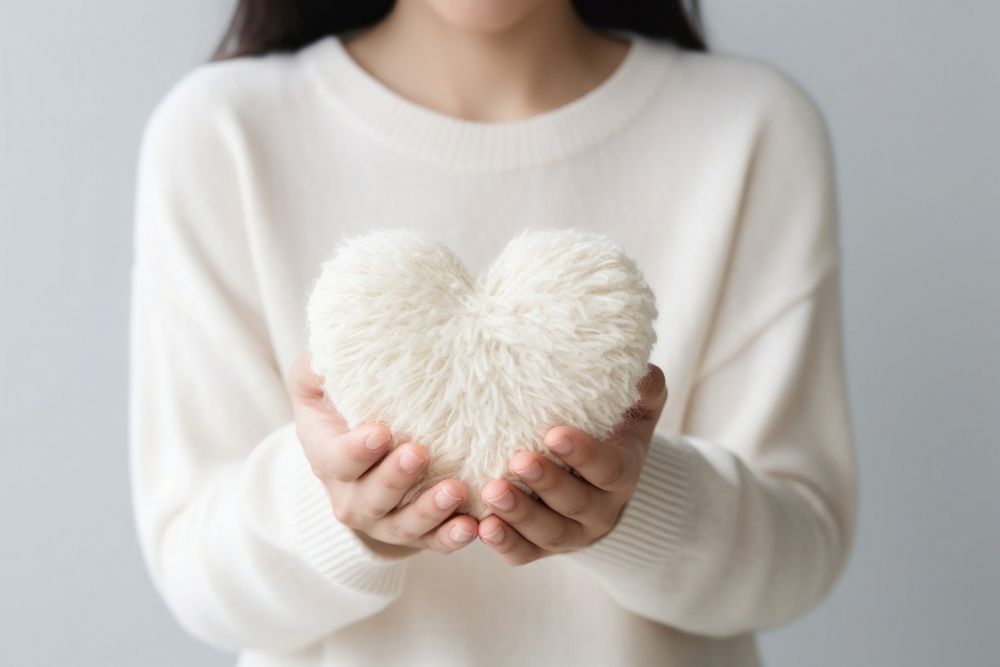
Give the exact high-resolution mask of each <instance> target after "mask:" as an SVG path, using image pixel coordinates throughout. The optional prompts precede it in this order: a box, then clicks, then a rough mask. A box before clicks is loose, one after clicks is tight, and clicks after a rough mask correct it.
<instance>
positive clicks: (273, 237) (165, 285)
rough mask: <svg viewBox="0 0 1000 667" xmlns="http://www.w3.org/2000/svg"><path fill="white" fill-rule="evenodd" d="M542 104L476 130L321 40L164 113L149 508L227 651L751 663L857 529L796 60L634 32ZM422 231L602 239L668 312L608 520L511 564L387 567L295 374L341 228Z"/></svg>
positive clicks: (824, 247) (138, 378)
mask: <svg viewBox="0 0 1000 667" xmlns="http://www.w3.org/2000/svg"><path fill="white" fill-rule="evenodd" d="M631 37H632V40H633V41H632V47H631V49H630V51H629V53H628V55H627V57H626V59H625V60H624V61H623V63H622V64H621V65H620V66H619V68H618V69H617V70H616V71H615V73H614V74H613V75H612V76H611V77H610V78H609V79H607V80H605V81H604V82H603V83H602V84H601V85H599V86H598V87H597V88H595V89H593V90H591V91H590V92H588V93H587V94H585V95H584V96H583V97H581V98H579V99H577V100H576V101H574V102H572V103H571V104H568V105H566V106H564V107H561V108H559V109H557V110H555V111H551V112H547V113H543V114H541V115H539V116H535V117H533V118H530V119H527V120H523V121H515V122H509V123H500V124H490V123H478V122H470V121H463V120H459V119H455V118H452V117H448V116H445V115H442V114H440V113H437V112H434V111H431V110H429V109H427V108H424V107H421V106H418V105H416V104H414V103H412V102H410V101H409V100H407V99H405V98H403V97H401V96H399V95H398V94H396V93H394V92H393V91H391V90H389V89H387V88H386V87H384V86H383V85H382V84H381V83H380V82H379V81H378V80H377V79H375V78H374V77H372V76H371V75H370V74H368V73H367V72H366V71H365V70H364V69H362V68H361V67H360V66H359V65H358V64H357V63H355V61H353V60H352V59H351V58H350V56H349V55H348V53H347V51H346V50H345V49H344V48H343V45H342V43H341V41H340V40H339V39H338V38H337V37H334V36H329V37H326V38H323V39H320V40H319V41H317V42H314V43H313V44H311V45H309V46H307V47H306V48H304V49H302V50H300V51H299V52H298V53H295V54H280V55H279V54H270V55H267V56H264V57H253V58H239V59H236V60H232V61H222V62H213V63H206V64H202V65H199V66H197V67H195V68H194V69H193V70H191V71H190V72H189V73H187V74H186V75H185V76H183V77H182V78H181V79H180V80H179V81H178V82H177V83H176V84H175V85H174V86H173V87H172V88H171V90H170V91H169V92H168V93H167V94H166V95H165V97H164V98H163V99H162V100H161V101H160V103H159V104H158V105H157V107H156V109H155V110H154V112H153V113H152V115H151V116H150V118H149V120H148V121H147V125H146V128H145V131H144V135H143V140H142V146H141V150H140V155H139V160H138V162H139V164H138V182H137V190H136V202H135V216H136V230H135V231H136V233H135V263H134V267H133V274H132V280H133V283H132V311H131V315H132V319H131V350H130V354H131V377H130V382H131V403H130V416H131V419H130V440H131V475H132V485H133V486H132V488H133V500H134V506H135V514H136V519H137V525H138V531H139V536H140V540H141V544H142V547H143V553H144V556H145V558H146V561H147V564H148V567H149V569H150V571H151V574H152V577H153V580H154V582H155V584H156V586H157V588H158V590H159V591H160V593H161V594H162V595H163V597H164V599H165V600H166V603H167V604H168V605H169V607H170V609H171V610H172V611H173V613H174V614H175V615H176V617H177V619H178V621H179V622H180V623H181V624H182V625H183V626H184V627H185V628H187V629H188V630H189V631H190V632H191V633H192V634H194V635H196V636H197V637H200V638H201V639H203V640H204V641H206V642H209V643H210V644H213V645H216V646H220V647H227V648H230V649H233V650H238V651H240V652H241V658H240V660H241V662H240V664H241V665H247V666H250V665H253V666H259V665H321V664H322V665H355V664H358V665H423V664H428V665H430V664H434V665H470V664H476V665H507V664H511V665H524V664H545V665H549V664H586V665H612V664H623V665H673V666H676V665H698V666H700V667H704V666H706V665H726V666H744V665H755V664H757V663H758V660H759V658H758V654H757V649H756V643H755V639H754V631H755V630H759V629H763V628H771V627H774V626H777V625H779V624H782V623H785V622H787V621H789V620H790V619H792V618H795V617H796V616H799V615H801V614H802V613H804V612H805V611H807V610H808V609H810V608H812V607H813V606H814V605H816V604H817V603H818V602H819V601H820V600H821V599H822V598H823V597H824V595H825V594H826V593H827V592H828V591H829V589H830V587H831V585H832V584H833V583H834V582H835V580H836V579H837V577H838V575H839V573H840V572H841V570H842V568H843V566H844V563H845V560H846V558H847V554H848V553H849V550H850V546H851V543H852V541H853V534H854V525H855V497H856V496H855V494H856V489H855V483H856V469H855V458H854V452H853V449H852V434H851V431H852V429H851V419H850V415H849V410H848V406H847V401H846V396H845V384H844V370H843V351H842V342H841V326H842V325H841V305H840V298H841V297H840V274H839V266H840V262H839V239H838V223H837V212H838V208H837V201H836V199H837V197H836V181H835V176H834V161H833V154H832V149H831V144H830V139H829V132H828V128H827V125H826V122H825V120H824V117H823V115H822V113H821V112H820V111H819V110H818V108H817V106H816V104H815V102H814V101H813V100H812V98H811V97H810V96H809V95H808V94H807V93H805V92H804V91H803V89H802V88H801V87H800V86H798V85H797V84H796V83H795V82H794V80H793V79H792V78H791V77H790V76H788V75H786V74H784V73H783V72H782V71H781V70H779V69H777V68H775V67H773V66H770V65H767V64H765V63H763V62H759V61H755V60H751V59H749V58H745V57H738V56H734V55H724V54H717V53H716V54H704V53H694V52H688V51H683V50H680V49H678V48H677V47H674V46H672V45H670V44H668V43H664V42H657V41H653V40H651V39H648V38H644V37H638V36H634V35H632V36H631ZM401 225H404V226H407V227H411V228H413V229H415V230H416V231H419V232H421V233H422V234H425V235H427V236H429V237H431V238H434V239H437V240H439V241H441V242H443V243H445V244H447V245H448V246H449V247H451V248H453V249H454V250H455V251H456V252H457V253H458V254H459V255H460V256H461V257H462V259H463V260H464V261H465V262H466V263H467V265H468V266H469V267H470V269H471V270H473V271H479V270H482V269H483V268H485V267H486V266H487V265H488V264H489V262H490V261H491V260H492V259H493V257H494V256H495V254H496V253H497V252H498V251H499V250H500V249H501V248H502V247H503V245H504V244H505V243H506V241H507V240H508V239H509V238H511V237H512V236H513V234H514V233H515V231H517V230H519V229H522V228H524V227H538V228H545V227H565V226H573V227H577V228H581V229H593V230H599V231H602V232H604V233H606V234H608V235H610V236H611V237H612V238H613V239H614V240H615V241H616V242H617V243H619V244H620V245H621V246H622V247H623V248H624V249H625V250H626V251H627V252H628V253H629V254H630V255H631V256H632V257H634V258H635V259H636V260H637V262H638V263H639V266H640V268H641V269H642V271H643V273H644V274H645V276H646V279H647V280H648V281H649V284H650V285H651V286H652V288H653V290H654V292H655V293H656V296H657V303H658V307H659V310H660V314H661V316H660V318H659V321H658V323H657V336H658V341H657V344H656V346H655V348H654V350H653V358H652V360H653V362H654V363H656V364H658V365H659V366H660V367H662V368H663V370H664V372H665V374H666V377H667V383H668V387H669V390H670V396H669V400H668V402H667V406H666V409H665V411H664V413H663V415H662V418H661V420H660V423H659V425H658V429H657V436H656V438H655V439H654V442H653V444H652V448H651V451H650V454H649V458H648V460H647V463H646V467H645V469H644V472H643V476H642V478H641V480H640V483H639V486H638V489H637V491H636V494H635V496H634V497H633V498H632V500H631V501H630V503H629V505H628V506H627V507H626V510H625V512H624V514H623V515H622V517H621V520H620V522H619V523H618V525H617V526H616V527H615V529H614V530H613V531H612V532H611V533H610V534H609V535H607V536H606V537H605V538H604V539H602V540H600V541H598V542H597V543H595V544H593V545H591V546H590V547H588V548H586V549H583V550H581V551H577V552H573V553H571V554H565V555H559V556H553V557H548V558H543V559H541V560H538V561H536V562H534V563H531V564H529V565H526V566H522V567H510V566H508V565H506V564H504V562H503V561H502V560H501V558H500V557H499V555H497V554H496V553H494V552H493V551H492V550H491V549H490V548H488V547H487V546H486V545H484V544H482V543H479V542H474V543H473V544H471V545H470V546H469V547H466V548H465V549H462V550H460V551H458V552H457V553H455V554H452V555H450V556H442V555H439V554H436V553H433V552H420V553H418V554H416V555H412V556H408V557H405V558H401V559H398V560H397V559H386V558H383V557H380V556H378V555H376V554H374V553H373V552H371V551H370V550H369V549H367V548H366V546H365V544H364V543H363V542H362V541H360V540H359V539H358V537H357V536H356V534H355V533H354V532H353V531H352V530H350V529H348V528H346V527H345V526H343V525H340V524H338V522H337V520H336V519H335V518H334V516H333V513H332V511H331V508H330V502H329V500H328V498H327V496H326V495H325V492H324V490H323V488H322V486H321V483H320V482H319V481H318V480H317V479H316V478H315V477H313V475H312V472H311V470H310V467H309V465H308V464H307V462H306V459H305V458H304V456H303V453H302V450H301V447H300V445H299V443H298V441H297V439H296V435H295V430H294V424H293V422H292V412H291V408H290V404H289V400H288V397H287V395H286V393H285V384H284V375H285V373H286V371H287V369H288V367H289V364H290V363H291V361H292V359H293V358H294V357H295V356H296V355H297V354H298V353H299V352H300V351H301V350H303V349H304V348H305V345H306V340H305V333H306V332H305V321H304V314H305V313H304V307H305V301H306V298H307V295H308V289H309V286H310V285H311V283H312V281H313V280H314V279H315V278H316V276H317V274H318V271H319V268H320V265H321V263H322V261H323V260H324V259H325V258H326V257H327V256H328V254H329V252H330V250H331V249H332V248H333V246H334V245H335V243H336V241H337V239H338V238H339V237H340V235H341V234H342V233H344V232H362V231H366V230H371V229H377V228H382V227H395V226H401Z"/></svg>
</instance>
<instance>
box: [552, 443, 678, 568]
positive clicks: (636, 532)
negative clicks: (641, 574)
mask: <svg viewBox="0 0 1000 667" xmlns="http://www.w3.org/2000/svg"><path fill="white" fill-rule="evenodd" d="M691 453H692V449H691V446H690V445H688V444H687V443H685V442H684V441H683V440H679V439H677V440H675V439H671V438H667V437H665V436H662V435H660V434H655V435H654V436H653V441H652V443H651V444H650V448H649V454H648V456H647V457H646V463H645V465H644V467H643V470H642V474H641V476H640V478H639V483H638V485H637V487H636V489H635V493H634V494H633V496H632V498H631V499H630V500H629V502H628V504H627V505H626V506H625V509H624V510H623V512H622V514H621V516H620V517H619V519H618V523H617V524H615V527H614V528H613V529H612V530H611V532H609V533H608V534H607V535H605V536H604V537H603V538H601V539H599V540H597V541H596V542H594V543H593V544H590V545H589V546H587V547H584V548H583V549H579V550H577V551H573V552H570V553H567V554H566V555H565V556H566V557H567V558H569V559H570V560H572V561H574V562H576V563H579V564H581V565H584V566H589V567H599V568H601V567H604V568H606V567H607V566H609V565H610V566H613V567H616V568H642V569H644V570H647V569H650V568H654V567H662V566H663V565H665V564H666V563H667V562H668V559H669V558H670V556H671V555H672V554H674V553H676V552H677V551H678V550H679V549H680V547H681V546H682V545H683V544H684V542H685V535H686V534H687V530H688V526H689V521H690V518H691V498H692V495H691V481H690V460H691V459H690V457H691Z"/></svg>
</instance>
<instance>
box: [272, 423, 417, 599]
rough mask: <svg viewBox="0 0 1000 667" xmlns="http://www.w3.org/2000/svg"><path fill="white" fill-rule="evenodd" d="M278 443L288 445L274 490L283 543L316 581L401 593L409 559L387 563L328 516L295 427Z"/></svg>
mask: <svg viewBox="0 0 1000 667" xmlns="http://www.w3.org/2000/svg"><path fill="white" fill-rule="evenodd" d="M285 428H286V429H287V431H286V433H285V434H284V437H283V438H282V439H283V440H285V441H286V444H287V445H289V446H288V447H286V448H285V451H284V452H282V455H281V457H280V459H279V461H278V465H279V466H280V468H281V469H280V470H277V471H275V474H276V475H277V476H278V484H279V485H280V486H279V487H278V488H279V489H280V490H281V491H280V495H281V497H282V499H281V501H280V502H281V503H282V504H284V507H283V508H282V509H283V510H284V511H285V512H286V514H285V516H287V519H288V532H287V534H286V535H287V542H288V545H289V548H291V549H292V550H293V551H295V552H296V553H297V554H298V555H299V556H300V557H301V558H303V559H304V560H305V561H306V562H307V563H308V564H309V565H310V566H311V567H313V568H315V569H316V571H317V572H319V573H320V574H321V575H322V576H324V577H326V578H327V579H329V580H330V581H332V582H334V583H336V584H338V585H340V586H347V587H350V588H353V589H355V590H358V591H361V592H365V593H371V594H374V595H381V596H392V595H397V594H399V593H401V592H402V588H403V579H404V575H405V571H406V564H407V562H408V559H409V557H410V556H409V555H406V556H402V557H398V558H392V557H386V556H383V555H381V554H378V553H375V552H374V551H372V550H371V549H370V548H369V547H368V545H366V544H365V543H364V542H363V541H362V540H361V538H360V537H358V535H357V533H355V532H354V531H353V530H352V529H351V528H349V527H348V526H345V525H344V524H342V523H340V522H339V521H338V520H337V518H336V517H335V516H334V514H333V508H332V506H331V504H330V498H329V496H328V495H327V492H326V489H325V488H324V487H323V483H322V482H321V481H320V480H319V479H318V478H317V477H316V475H315V474H313V471H312V468H311V466H310V465H309V461H308V460H307V459H306V457H305V454H304V452H303V450H302V446H301V444H300V443H299V440H298V435H297V433H296V430H295V424H294V423H292V424H290V425H288V426H286V427H285Z"/></svg>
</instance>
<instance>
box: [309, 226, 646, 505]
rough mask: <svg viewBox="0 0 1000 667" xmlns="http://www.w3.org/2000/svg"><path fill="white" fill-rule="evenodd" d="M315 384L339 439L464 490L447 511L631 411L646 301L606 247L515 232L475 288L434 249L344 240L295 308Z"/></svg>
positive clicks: (395, 237) (410, 239) (404, 237)
mask: <svg viewBox="0 0 1000 667" xmlns="http://www.w3.org/2000/svg"><path fill="white" fill-rule="evenodd" d="M306 316H307V324H308V338H309V350H310V353H311V358H312V366H313V370H314V371H315V372H316V373H318V374H319V375H321V376H322V377H323V379H324V390H325V392H326V396H327V398H328V400H329V401H331V402H332V403H333V404H334V406H335V407H336V409H337V411H338V412H339V413H340V414H341V415H342V416H343V417H344V419H345V420H346V421H347V423H348V425H349V426H351V427H352V428H353V427H355V426H358V425H360V424H362V423H364V422H366V421H378V422H380V423H383V424H385V425H386V426H387V427H389V429H390V430H391V431H392V432H393V436H394V442H395V443H396V444H400V443H403V442H407V441H412V442H418V443H421V444H423V445H425V446H426V447H427V448H428V450H429V452H430V460H429V462H428V466H427V469H426V472H425V475H424V477H423V479H422V481H421V482H420V483H419V484H418V486H417V487H415V488H414V489H412V490H411V491H410V492H409V493H408V494H407V495H406V497H404V498H403V500H402V502H401V503H400V506H403V505H405V504H406V503H408V502H410V501H411V500H412V499H413V498H414V497H415V496H416V495H417V494H418V493H419V492H420V491H422V490H424V489H426V488H427V487H429V486H431V485H432V484H434V483H436V482H438V481H440V480H442V479H446V478H448V477H456V478H458V479H461V480H462V481H464V482H465V483H466V484H468V486H469V489H470V494H469V498H468V499H467V500H466V502H465V503H463V505H462V507H461V508H459V509H460V511H462V512H466V513H469V514H471V515H473V516H475V517H478V518H482V517H484V516H485V515H487V514H489V510H488V509H487V507H486V506H485V505H484V504H483V503H482V501H481V500H480V499H479V490H480V488H481V487H482V485H483V484H485V483H486V482H487V481H488V480H490V479H500V478H506V479H510V480H511V481H512V482H514V483H515V484H517V485H518V486H519V487H520V488H522V489H524V490H525V491H527V492H528V493H531V491H530V489H528V488H527V487H526V486H524V485H523V484H522V483H521V482H519V481H518V480H517V479H516V478H514V477H512V476H511V475H510V473H508V471H507V463H508V461H509V460H510V458H511V457H512V456H513V455H514V454H515V453H516V452H517V451H519V450H522V449H527V450H536V451H539V452H542V453H543V454H545V455H546V456H549V458H551V459H552V460H554V461H556V460H557V459H555V458H554V457H552V456H550V455H549V454H548V453H547V450H546V448H545V445H544V444H543V438H544V436H545V433H546V432H547V431H548V430H549V429H550V428H552V427H554V426H557V425H560V424H565V425H568V426H572V427H575V428H578V429H581V430H583V431H585V432H587V433H590V434H591V435H593V436H594V437H597V438H604V437H606V436H607V435H609V434H610V433H611V432H612V431H613V429H614V428H615V427H616V426H618V425H619V424H620V423H621V422H622V420H623V419H624V418H625V413H626V411H627V410H628V408H629V407H630V406H632V405H633V404H634V403H635V402H636V401H637V400H638V398H639V390H638V387H637V385H638V382H639V381H640V380H641V379H642V377H643V376H644V375H645V374H646V372H647V370H648V369H647V365H646V364H647V361H648V359H649V355H650V352H651V350H652V347H653V344H654V343H655V341H656V333H655V330H654V327H653V324H654V322H655V320H656V317H657V309H656V304H655V298H654V295H653V293H652V291H651V290H650V288H649V286H648V285H647V284H646V281H645V280H644V279H643V277H642V274H641V272H640V271H639V270H638V268H637V266H636V264H635V262H634V261H633V260H632V259H631V258H629V257H628V256H627V255H626V254H625V253H624V252H623V251H622V250H621V249H620V248H619V247H618V246H616V245H615V244H614V243H613V242H611V240H610V239H609V238H608V237H606V236H604V235H602V234H598V233H594V232H585V231H580V230H575V229H557V230H524V231H521V232H520V233H519V234H518V235H517V236H515V237H514V238H513V239H511V240H510V242H508V244H507V246H506V247H505V248H504V249H503V251H502V252H501V253H500V255H499V256H498V257H497V258H496V259H495V261H494V262H493V264H492V265H491V266H490V267H489V269H488V270H487V271H486V272H485V273H483V274H481V275H480V276H478V277H474V276H472V275H470V273H469V271H468V269H467V268H466V267H465V265H464V264H463V263H462V262H461V261H460V260H459V259H458V258H457V257H456V256H455V254H454V253H452V252H451V251H450V250H449V249H448V248H446V247H444V246H443V245H441V244H439V243H435V242H432V241H430V240H427V239H425V238H422V237H421V236H420V235H419V234H417V233H416V232H413V231H410V230H405V229H389V230H380V231H376V232H372V233H368V234H366V235H360V236H353V237H347V238H344V239H342V241H341V242H340V244H339V245H338V247H337V248H336V249H335V252H334V254H333V256H332V257H331V258H330V259H329V260H328V261H327V262H325V263H324V265H323V268H322V272H321V274H320V276H319V277H318V279H317V280H316V282H315V284H314V286H313V289H312V292H311V294H310V297H309V303H308V306H307V308H306Z"/></svg>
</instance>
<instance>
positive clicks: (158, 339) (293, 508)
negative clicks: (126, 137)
mask: <svg viewBox="0 0 1000 667" xmlns="http://www.w3.org/2000/svg"><path fill="white" fill-rule="evenodd" d="M214 71H215V70H214V69H208V70H205V69H199V70H196V71H195V72H193V73H191V74H189V75H188V76H187V77H186V78H185V79H183V80H182V81H181V82H180V83H179V84H178V85H176V86H175V88H174V89H172V90H171V91H170V93H169V94H168V95H167V96H166V98H165V99H164V100H163V101H162V102H161V103H160V105H159V106H158V107H157V109H156V110H155V111H154V113H153V114H152V116H151V117H150V119H149V120H148V122H147V125H146V127H145V130H144V134H143V139H142V145H141V150H140V159H139V168H138V176H137V190H136V202H135V217H136V227H135V260H134V265H133V269H132V293H131V298H132V302H131V330H130V336H131V339H130V340H131V348H130V362H131V366H130V374H131V375H130V391H131V394H130V397H131V398H130V401H131V402H130V463H131V471H130V473H131V481H132V492H133V502H134V510H135V517H136V521H137V526H138V532H139V538H140V543H141V546H142V550H143V553H144V556H145V559H146V562H147V565H148V568H149V570H150V572H151V574H152V577H153V581H154V583H155V585H156V587H157V589H158V590H159V591H160V593H161V594H162V596H163V597H164V598H165V600H166V602H167V604H168V605H169V607H170V609H171V610H172V611H173V613H174V614H175V615H176V617H177V618H178V620H179V621H180V622H181V624H182V625H183V626H185V627H186V628H187V629H188V630H189V631H190V632H192V633H193V634H194V635H196V636H198V637H200V638H202V639H203V640H205V641H206V642H208V643H211V644H214V645H217V646H220V647H224V648H229V649H242V648H259V649H270V650H288V649H293V648H296V647H299V646H303V645H306V644H309V643H311V642H313V641H315V640H317V639H318V638H320V637H322V636H323V635H326V634H327V633H329V632H331V631H333V630H335V629H337V628H339V627H342V626H345V625H347V624H350V623H352V622H355V621H357V620H359V619H361V618H364V617H367V616H369V615H372V614H374V613H376V612H378V611H379V610H381V609H383V608H384V607H385V606H386V605H388V604H390V603H391V602H392V601H393V600H394V599H395V598H396V597H397V596H399V595H400V593H401V590H402V586H403V577H404V570H405V566H406V562H407V561H406V559H403V558H398V559H397V558H386V557H384V556H382V555H380V554H377V553H375V552H373V551H372V550H371V549H369V548H368V547H367V546H366V545H365V543H364V542H363V541H361V540H360V539H359V537H358V535H357V534H356V533H355V532H354V531H352V530H351V529H350V528H347V527H346V526H344V525H343V524H341V523H339V522H338V521H337V520H336V519H335V517H334V515H333V513H332V510H331V504H330V498H329V497H328V495H327V493H326V490H325V489H324V486H323V484H322V483H321V482H320V481H319V479H318V478H317V477H316V476H315V475H314V473H313V470H312V469H311V467H310V464H309V463H308V461H307V460H306V458H305V455H304V453H303V449H302V446H301V443H300V442H299V440H298V437H297V435H296V430H295V423H294V422H293V415H292V410H291V406H290V402H289V397H288V394H287V391H286V385H285V378H284V374H283V371H284V370H285V369H281V368H279V367H278V363H277V361H276V359H275V357H274V355H273V351H272V347H271V343H270V337H269V332H268V330H267V327H266V323H265V321H264V319H263V317H262V314H261V304H260V302H259V298H258V287H257V283H256V280H257V278H256V275H255V271H254V268H253V265H254V263H253V252H252V244H253V239H251V238H249V237H248V235H247V233H246V229H245V226H244V221H245V213H246V212H245V211H244V210H243V205H244V199H243V198H242V197H241V191H240V187H239V186H240V181H239V179H240V173H241V167H243V166H245V165H242V164H241V163H240V160H239V159H238V157H237V155H236V154H235V153H234V152H233V151H232V150H231V148H232V145H231V144H230V140H231V139H232V138H234V137H235V136H236V133H237V132H239V131H240V126H239V123H238V119H237V118H236V117H235V116H234V113H235V111H234V110H233V109H232V108H230V107H228V106H227V105H226V104H223V103H220V102H219V97H220V95H224V93H225V88H224V87H225V86H226V85H227V82H228V80H227V79H226V78H225V77H221V76H220V77H214V76H213V72H214Z"/></svg>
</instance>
